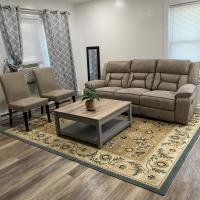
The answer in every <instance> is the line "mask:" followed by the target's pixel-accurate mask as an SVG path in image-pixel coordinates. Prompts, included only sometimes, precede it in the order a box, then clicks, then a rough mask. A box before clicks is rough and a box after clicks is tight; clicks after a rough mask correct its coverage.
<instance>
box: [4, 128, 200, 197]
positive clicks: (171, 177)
mask: <svg viewBox="0 0 200 200" xmlns="http://www.w3.org/2000/svg"><path fill="white" fill-rule="evenodd" d="M6 130H9V129H6ZM6 130H3V131H1V132H0V133H2V134H4V135H7V136H10V137H13V138H15V139H17V140H19V141H22V142H24V143H26V144H29V145H32V146H35V147H38V148H40V149H42V150H45V151H47V152H50V153H53V154H55V155H58V156H61V157H63V158H66V159H68V160H72V161H74V162H77V163H79V164H81V165H84V166H86V167H89V168H92V169H94V170H97V171H99V172H102V173H105V174H107V175H110V176H113V177H115V178H118V179H120V180H123V181H126V182H128V183H130V184H133V185H135V186H137V187H141V188H143V189H146V190H149V191H151V192H154V193H157V194H159V195H162V196H164V195H165V194H166V192H167V190H168V189H169V187H170V185H171V184H172V182H173V180H174V178H175V176H176V175H177V173H178V171H179V170H180V168H181V166H182V165H183V163H184V162H185V160H186V158H187V156H188V154H189V152H190V151H191V149H192V147H193V145H194V144H195V142H196V141H197V139H198V138H199V135H200V128H198V129H197V131H196V133H195V135H194V136H193V138H192V139H191V141H190V142H189V144H188V145H187V147H186V148H185V150H184V152H183V153H182V155H181V156H180V158H179V159H178V161H177V162H176V164H175V165H174V167H173V168H172V170H171V172H170V173H169V175H168V178H167V179H166V180H165V182H164V183H163V185H162V187H161V188H160V189H157V188H154V187H152V186H149V185H146V184H144V183H141V182H139V181H136V180H132V179H130V178H127V177H124V176H122V175H119V174H117V173H114V172H111V171H109V170H106V169H102V168H100V167H98V166H95V165H93V164H90V163H87V162H84V161H82V160H79V159H77V158H74V157H72V156H69V155H66V154H64V153H61V152H58V151H56V150H53V149H50V148H48V147H46V146H42V145H40V144H37V143H34V142H32V141H29V140H26V139H23V138H20V137H18V136H16V135H13V134H11V133H9V132H6Z"/></svg>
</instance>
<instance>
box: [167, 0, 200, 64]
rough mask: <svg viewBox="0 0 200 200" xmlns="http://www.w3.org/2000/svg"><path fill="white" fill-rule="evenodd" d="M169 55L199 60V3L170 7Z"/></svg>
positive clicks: (176, 57)
mask: <svg viewBox="0 0 200 200" xmlns="http://www.w3.org/2000/svg"><path fill="white" fill-rule="evenodd" d="M169 57H170V58H175V59H190V60H192V61H200V3H199V2H196V3H195V2H193V3H187V4H180V5H175V6H171V7H170V15H169Z"/></svg>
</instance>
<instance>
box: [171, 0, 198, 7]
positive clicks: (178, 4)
mask: <svg viewBox="0 0 200 200" xmlns="http://www.w3.org/2000/svg"><path fill="white" fill-rule="evenodd" d="M191 3H200V0H196V1H191V2H182V3H176V4H172V5H170V7H173V6H181V5H185V4H191Z"/></svg>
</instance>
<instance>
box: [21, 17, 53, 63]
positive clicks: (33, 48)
mask: <svg viewBox="0 0 200 200" xmlns="http://www.w3.org/2000/svg"><path fill="white" fill-rule="evenodd" d="M21 30H22V40H23V54H24V55H23V64H30V63H39V64H41V65H43V66H50V64H49V56H48V50H47V44H46V38H45V32H44V27H43V22H42V19H41V17H40V16H38V15H30V14H23V15H22V20H21Z"/></svg>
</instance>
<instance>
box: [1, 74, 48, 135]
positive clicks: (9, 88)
mask: <svg viewBox="0 0 200 200" xmlns="http://www.w3.org/2000/svg"><path fill="white" fill-rule="evenodd" d="M0 81H1V84H2V87H3V91H4V94H5V97H6V101H7V104H8V110H9V118H10V126H12V110H16V111H20V112H23V116H24V122H25V127H26V131H29V125H28V113H29V117H31V109H33V108H35V107H40V106H45V107H46V112H47V117H48V121H49V122H50V121H51V119H50V113H49V106H48V99H47V98H39V97H31V96H30V95H29V90H28V86H27V84H26V81H25V78H24V75H23V73H22V72H16V73H7V74H3V75H1V76H0Z"/></svg>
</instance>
